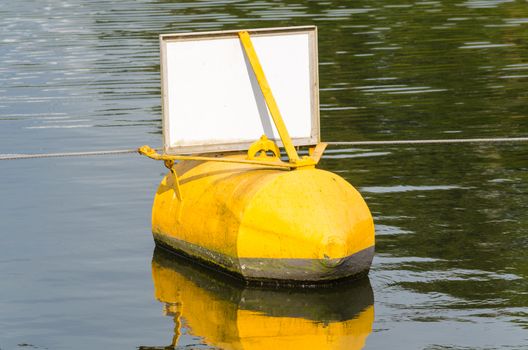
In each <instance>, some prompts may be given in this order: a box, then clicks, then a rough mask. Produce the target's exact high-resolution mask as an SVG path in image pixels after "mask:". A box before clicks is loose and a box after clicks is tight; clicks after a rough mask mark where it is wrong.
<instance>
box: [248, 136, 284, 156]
mask: <svg viewBox="0 0 528 350" xmlns="http://www.w3.org/2000/svg"><path fill="white" fill-rule="evenodd" d="M267 152H271V153H273V157H270V156H268V155H267ZM247 153H248V159H262V160H266V159H268V160H278V159H279V158H280V149H279V146H277V145H276V144H275V142H273V141H271V140H270V139H268V137H267V136H266V135H262V136H261V137H260V139H259V140H257V141H255V142H253V143H252V144H251V146H249V149H248V152H247Z"/></svg>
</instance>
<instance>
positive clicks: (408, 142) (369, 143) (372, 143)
mask: <svg viewBox="0 0 528 350" xmlns="http://www.w3.org/2000/svg"><path fill="white" fill-rule="evenodd" d="M492 142H528V137H503V138H480V139H437V140H387V141H349V142H348V141H344V142H327V144H328V145H332V146H378V145H380V146H381V145H416V144H421V145H425V144H437V143H492Z"/></svg>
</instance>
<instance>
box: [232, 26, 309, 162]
mask: <svg viewBox="0 0 528 350" xmlns="http://www.w3.org/2000/svg"><path fill="white" fill-rule="evenodd" d="M238 37H239V38H240V41H241V42H242V46H243V47H244V51H245V52H246V55H247V57H248V59H249V63H251V67H252V68H253V72H254V73H255V76H256V77H257V81H258V83H259V86H260V89H261V90H262V95H264V99H265V100H266V104H267V105H268V108H269V111H270V113H271V117H272V118H273V122H274V123H275V127H276V128H277V131H278V132H279V136H280V138H281V140H282V144H283V145H284V149H285V150H286V153H287V154H288V158H289V159H290V162H291V163H296V162H297V161H299V155H298V154H297V151H296V150H295V147H294V146H293V142H292V140H291V138H290V134H289V133H288V130H287V129H286V125H285V124H284V121H283V120H282V116H281V114H280V111H279V107H278V106H277V102H275V98H274V97H273V94H272V93H271V88H270V86H269V84H268V80H267V79H266V76H265V75H264V71H263V70H262V66H261V65H260V61H259V59H258V56H257V53H256V52H255V48H254V47H253V43H252V42H251V38H250V37H249V33H248V32H246V31H242V32H238Z"/></svg>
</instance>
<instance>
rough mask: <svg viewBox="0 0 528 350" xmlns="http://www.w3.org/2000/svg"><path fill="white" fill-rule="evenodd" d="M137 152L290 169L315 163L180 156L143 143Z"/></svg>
mask: <svg viewBox="0 0 528 350" xmlns="http://www.w3.org/2000/svg"><path fill="white" fill-rule="evenodd" d="M138 153H139V154H142V155H144V156H147V157H149V158H151V159H154V160H163V161H175V160H199V161H205V162H221V163H241V164H251V165H265V166H271V167H278V168H285V169H292V168H300V167H306V166H309V165H315V163H314V162H313V161H312V160H310V162H299V164H292V163H286V162H283V161H280V160H277V161H274V160H269V161H268V160H249V159H231V158H220V157H204V156H180V155H169V154H159V153H158V152H156V150H155V149H153V148H151V147H149V146H147V145H144V146H141V147H139V148H138Z"/></svg>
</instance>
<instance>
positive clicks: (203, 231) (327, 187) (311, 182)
mask: <svg viewBox="0 0 528 350" xmlns="http://www.w3.org/2000/svg"><path fill="white" fill-rule="evenodd" d="M227 158H228V159H242V158H243V156H240V155H232V156H228V157H227ZM174 170H175V172H176V173H177V175H178V179H179V191H180V192H181V193H180V194H181V198H182V199H180V196H178V195H177V193H176V189H175V188H176V186H175V183H174V182H175V177H174V175H173V173H172V172H169V174H168V175H167V176H166V177H165V178H164V179H163V180H162V182H161V185H160V186H159V188H158V191H157V193H156V196H155V199H154V205H153V212H152V231H153V234H154V238H155V240H156V242H157V243H160V244H162V245H164V246H166V247H169V248H171V249H173V250H176V251H179V252H183V253H185V254H187V255H190V256H192V257H195V258H198V259H200V260H201V261H203V262H206V263H207V264H209V265H215V266H219V267H221V268H223V269H225V270H227V271H229V272H232V273H235V274H237V275H239V276H241V277H243V278H244V279H246V280H268V281H273V280H284V281H300V282H306V283H317V282H325V281H330V280H335V279H340V278H344V277H350V276H357V275H361V274H365V273H366V272H368V269H369V267H370V263H371V261H372V257H373V253H374V225H373V222H372V217H371V214H370V211H369V209H368V207H367V205H366V204H365V201H364V200H363V199H362V198H361V195H360V194H359V193H358V192H357V191H356V190H355V189H354V188H353V187H352V186H351V185H350V184H349V183H348V182H346V181H345V180H343V179H342V178H341V177H339V176H338V175H336V174H333V173H330V172H328V171H324V170H320V169H315V168H311V169H305V170H298V171H289V170H282V169H278V168H273V167H269V166H259V165H249V164H238V163H223V162H214V161H210V162H203V161H182V162H180V163H179V164H178V165H176V166H174Z"/></svg>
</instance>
